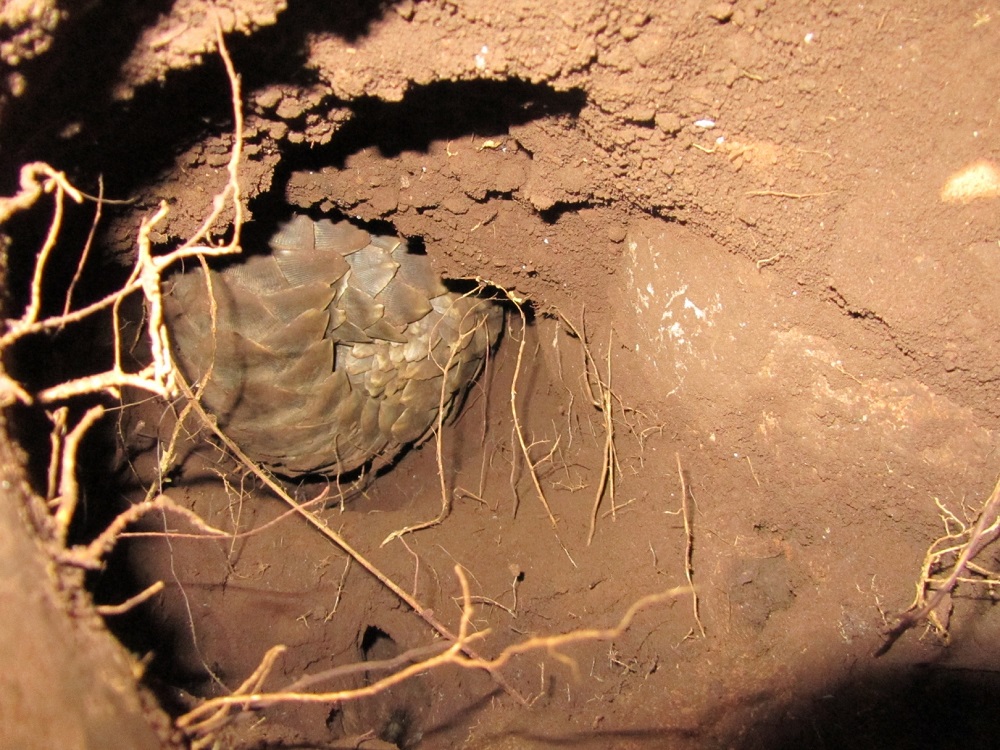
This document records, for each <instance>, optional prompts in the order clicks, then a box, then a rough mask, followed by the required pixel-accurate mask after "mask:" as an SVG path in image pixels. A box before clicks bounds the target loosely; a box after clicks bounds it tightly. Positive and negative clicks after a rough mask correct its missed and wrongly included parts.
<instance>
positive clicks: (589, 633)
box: [177, 565, 690, 747]
mask: <svg viewBox="0 0 1000 750" xmlns="http://www.w3.org/2000/svg"><path fill="white" fill-rule="evenodd" d="M455 576H456V578H457V579H458V581H459V584H460V586H461V590H462V603H463V605H462V616H461V620H460V622H459V627H458V635H457V636H454V637H452V638H450V639H449V640H450V643H440V644H431V645H430V646H423V647H419V648H417V649H413V650H411V651H408V652H406V653H404V654H402V655H400V656H399V657H397V658H396V659H392V660H390V661H387V662H381V663H380V662H375V663H368V662H366V663H364V664H358V665H349V666H347V667H339V668H335V669H332V670H328V671H326V672H323V673H320V674H318V675H313V676H310V677H304V678H300V679H298V680H296V681H295V682H294V683H292V685H290V686H289V687H288V688H286V689H285V690H280V691H276V692H273V693H263V692H255V691H253V690H250V689H249V686H252V685H257V686H259V685H260V684H261V683H262V682H263V680H264V679H266V676H267V674H268V673H270V671H271V670H272V669H273V666H274V662H275V660H276V659H277V657H278V656H280V655H281V653H282V652H283V651H284V649H283V647H281V646H277V647H275V648H272V649H271V650H270V651H268V653H267V654H266V655H265V657H264V660H263V661H262V662H261V665H260V666H259V667H258V668H257V670H255V671H254V674H253V675H251V678H250V679H248V680H247V681H246V682H244V684H243V686H241V688H240V689H239V690H237V691H236V692H235V693H234V694H232V695H226V696H221V697H219V698H212V699H209V700H207V701H205V702H204V703H202V704H201V705H200V706H198V707H197V708H195V709H193V710H192V711H189V712H188V713H187V714H185V715H183V716H181V717H180V718H179V719H178V720H177V726H178V727H179V728H180V729H181V730H182V731H184V732H185V733H186V734H187V735H188V736H189V737H192V738H194V739H196V740H197V741H205V742H206V744H202V745H199V746H200V747H207V746H208V745H210V744H211V742H210V740H211V739H212V736H213V734H214V733H215V732H217V731H218V730H219V729H220V728H221V726H222V725H223V724H224V723H225V721H227V720H228V714H229V712H230V711H232V710H236V711H247V710H259V709H262V708H266V707H268V706H273V705H278V704H283V703H334V704H336V703H343V702H345V701H351V700H357V699H359V698H364V697H369V696H372V695H377V694H379V693H381V692H384V691H385V690H387V689H388V688H390V687H392V686H394V685H398V684H399V683H401V682H403V681H404V680H407V679H409V678H411V677H414V676H416V675H418V674H421V673H424V672H427V671H430V670H432V669H439V668H441V667H444V666H445V665H449V664H450V665H454V666H456V667H460V668H463V669H484V670H486V671H488V672H490V673H496V672H497V671H498V670H499V669H501V668H502V667H504V666H505V665H506V664H507V663H508V662H510V661H511V660H512V659H513V658H514V657H515V656H518V655H520V654H525V653H529V652H532V651H540V650H543V649H544V650H545V651H546V652H547V653H548V654H549V656H551V657H552V658H554V659H556V660H557V661H560V662H561V663H563V664H566V665H567V666H568V667H569V669H570V670H571V671H572V673H573V674H574V676H577V677H578V676H579V674H580V672H579V668H578V666H577V664H576V662H575V661H574V660H573V659H571V658H570V657H568V656H566V655H565V654H563V653H562V652H561V651H560V649H562V648H564V647H565V646H568V645H571V644H574V643H581V642H587V641H613V640H615V639H616V638H620V637H621V635H622V634H623V633H624V632H625V631H626V630H627V629H628V628H629V626H630V625H631V624H632V621H633V620H634V619H635V617H636V615H638V614H639V612H641V611H642V610H644V609H647V608H648V607H651V606H654V605H656V604H660V603H663V602H667V601H672V600H674V599H676V598H678V597H680V596H683V595H684V594H686V593H688V592H689V591H690V589H689V588H688V587H686V586H682V587H678V588H674V589H670V590H669V591H664V592H661V593H658V594H651V595H649V596H645V597H643V598H642V599H640V600H639V601H637V602H635V603H634V604H633V605H632V606H631V607H629V609H628V610H627V611H626V612H625V614H624V615H623V616H622V617H621V619H620V620H619V621H618V623H617V624H616V625H615V626H614V627H611V628H605V629H581V630H574V631H572V632H569V633H565V634H563V635H553V636H541V637H535V638H528V639H526V640H524V641H522V642H520V643H517V644H515V645H513V646H509V647H507V648H505V649H503V650H502V651H501V652H500V654H498V655H497V656H496V657H494V658H492V659H483V658H480V657H471V656H469V654H470V652H471V649H470V646H471V645H472V644H473V643H477V642H480V641H482V640H484V639H485V638H486V637H487V636H488V635H489V632H490V631H489V630H481V631H477V632H470V628H471V623H472V620H473V616H474V615H475V607H474V606H473V597H472V595H471V593H470V590H469V583H468V580H467V579H466V577H465V573H464V572H463V571H462V567H461V566H460V565H456V566H455ZM409 662H415V663H409ZM407 663H408V664H407ZM403 664H407V666H401V665H403ZM362 669H363V670H364V671H376V670H379V669H383V670H385V669H395V670H397V671H394V672H393V673H392V674H390V675H388V676H386V677H383V678H381V679H379V680H377V681H376V682H374V683H372V684H371V685H367V686H365V687H360V688H353V689H349V690H336V691H328V692H315V693H313V692H303V690H304V688H306V687H309V686H312V685H314V684H317V683H319V682H321V681H327V680H331V679H335V678H341V677H344V676H346V675H349V674H355V673H357V672H358V671H360V670H362Z"/></svg>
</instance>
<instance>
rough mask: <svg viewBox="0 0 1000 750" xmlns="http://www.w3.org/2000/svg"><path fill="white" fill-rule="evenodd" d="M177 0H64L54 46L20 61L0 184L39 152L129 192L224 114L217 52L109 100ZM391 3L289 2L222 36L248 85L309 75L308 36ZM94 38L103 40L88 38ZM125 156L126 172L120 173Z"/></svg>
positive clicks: (359, 32)
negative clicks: (274, 17)
mask: <svg viewBox="0 0 1000 750" xmlns="http://www.w3.org/2000/svg"><path fill="white" fill-rule="evenodd" d="M173 4H174V0H149V1H146V0H124V1H119V2H107V3H81V2H70V1H69V0H66V1H65V2H64V3H63V5H64V8H63V10H64V11H65V13H66V18H65V19H64V20H63V22H62V23H61V24H60V25H59V26H58V28H57V29H56V32H55V35H54V38H53V43H52V46H51V47H50V49H49V50H48V51H46V52H45V53H44V54H42V55H39V56H38V57H36V58H35V59H32V60H28V61H26V62H24V63H23V64H22V65H21V66H20V67H19V68H18V71H19V73H21V74H22V75H23V77H24V80H25V81H26V83H27V87H28V89H27V92H26V94H25V95H23V96H21V97H17V98H10V99H9V101H8V102H7V103H6V106H5V107H4V108H3V110H2V119H0V144H2V147H0V190H2V191H3V192H5V193H6V192H10V191H11V190H12V189H13V187H14V186H15V185H16V180H17V170H18V167H19V166H20V165H21V164H23V163H26V162H28V161H34V160H43V161H47V162H49V163H52V164H53V165H54V166H56V167H57V168H60V169H65V170H67V171H68V172H69V173H70V176H71V179H74V178H78V186H79V187H81V188H83V189H86V190H92V189H93V188H94V185H93V184H91V183H93V182H94V181H95V180H96V176H97V175H98V174H100V173H106V174H107V175H108V177H109V184H108V187H109V195H115V194H117V196H122V195H126V194H128V192H129V191H130V188H131V187H132V186H134V185H135V184H137V182H141V180H142V179H143V178H142V177H141V176H140V174H141V175H147V176H148V175H149V174H152V173H153V172H154V171H155V167H156V165H158V164H163V163H164V162H165V160H166V159H167V158H169V156H170V155H172V154H173V153H174V150H175V148H176V147H177V144H178V143H179V142H183V141H184V140H190V139H192V138H193V137H194V136H195V135H196V134H197V133H198V132H200V131H201V130H202V129H204V128H205V126H206V123H209V122H211V123H216V124H217V125H216V127H225V125H223V124H221V123H228V122H229V121H230V119H231V118H230V103H229V96H228V92H229V83H228V81H227V80H226V77H225V72H224V70H223V67H222V63H221V60H219V58H218V55H206V61H205V62H204V63H202V64H200V65H197V66H195V67H193V68H192V69H189V70H184V71H172V72H170V73H168V74H167V76H166V80H165V81H162V82H155V83H152V84H149V85H147V86H144V87H143V88H141V89H140V90H138V91H137V92H136V93H135V96H134V98H132V99H131V100H128V101H118V100H116V99H115V98H114V95H113V93H114V89H115V86H116V85H118V84H119V83H120V74H121V69H122V66H123V64H124V63H125V62H126V60H128V58H129V56H130V55H131V54H132V52H133V50H134V49H135V47H136V44H137V43H138V42H139V40H140V39H141V36H142V34H143V32H144V31H145V30H146V29H148V28H149V27H151V26H153V25H154V24H155V23H156V22H157V19H158V18H159V17H160V16H162V15H165V14H167V13H169V12H170V10H171V8H172V7H173ZM393 4H394V3H393V2H392V0H358V1H357V2H352V3H332V4H327V3H314V2H309V0H297V1H296V0H292V2H289V3H288V7H287V8H286V9H285V11H284V12H282V13H281V14H280V15H279V17H278V22H277V23H276V24H275V25H273V26H267V27H264V28H262V29H259V30H257V31H255V32H254V34H253V35H252V36H250V37H245V36H242V35H240V34H230V35H227V40H226V41H227V46H228V47H229V49H230V52H231V54H232V57H233V60H234V63H235V65H236V68H237V70H238V71H239V72H240V74H241V77H242V79H243V84H244V90H245V91H250V90H252V89H253V88H254V87H256V86H259V85H261V84H263V83H269V82H274V81H288V82H304V83H305V82H308V81H309V80H310V79H311V76H310V75H309V74H304V73H303V64H304V62H305V51H306V49H305V48H306V44H305V40H306V37H307V35H309V34H312V33H317V32H326V33H331V34H334V35H336V36H338V37H340V38H342V39H344V40H345V41H347V42H354V41H356V40H357V39H359V38H361V37H363V36H365V35H366V34H367V33H369V31H370V29H371V26H372V24H373V23H374V22H375V21H377V20H378V19H379V18H381V17H382V15H383V14H384V13H385V12H386V10H387V9H388V8H390V7H391V6H392V5H393ZM95 40H100V43H99V44H95ZM116 165H128V167H129V171H131V172H134V173H136V178H135V180H133V181H130V180H128V179H127V178H126V176H125V175H118V174H116V172H115V166H116Z"/></svg>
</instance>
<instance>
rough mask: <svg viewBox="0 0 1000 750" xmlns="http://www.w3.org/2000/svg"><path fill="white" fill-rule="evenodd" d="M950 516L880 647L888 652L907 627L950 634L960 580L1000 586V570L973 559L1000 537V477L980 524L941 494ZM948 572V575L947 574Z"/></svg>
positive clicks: (880, 652)
mask: <svg viewBox="0 0 1000 750" xmlns="http://www.w3.org/2000/svg"><path fill="white" fill-rule="evenodd" d="M935 503H937V506H938V508H939V509H940V511H941V519H942V521H944V526H945V535H944V536H942V537H939V538H938V539H936V540H935V541H934V542H933V543H932V544H931V546H930V547H929V548H928V550H927V554H926V555H925V556H924V562H923V565H922V566H921V571H920V579H919V580H918V581H917V594H916V597H915V598H914V600H913V603H912V604H911V605H910V607H909V608H908V609H907V610H906V611H905V612H902V613H901V614H899V615H897V616H896V622H895V623H894V624H893V625H892V626H891V627H890V628H888V629H887V630H886V631H885V632H884V635H885V642H884V643H883V644H882V645H881V646H880V647H879V648H878V650H877V651H876V652H875V656H882V655H883V654H885V653H887V652H888V651H889V649H891V648H892V646H893V644H894V643H895V642H896V641H897V640H899V638H900V636H902V635H903V633H905V632H906V631H907V630H910V629H911V628H914V627H916V626H917V625H919V624H921V623H923V622H926V623H927V625H928V626H929V627H930V628H931V629H932V630H934V632H936V633H937V634H938V636H940V637H941V638H942V639H944V640H945V641H947V638H948V615H949V613H950V611H951V597H952V594H953V592H954V591H955V588H956V587H957V586H958V584H960V583H966V584H973V585H976V586H986V587H987V588H989V589H991V590H992V589H993V588H994V587H996V586H1000V573H996V572H993V571H991V570H989V569H987V568H984V567H982V566H980V565H977V564H976V563H974V562H973V559H974V558H975V557H976V556H977V555H979V553H980V552H982V551H983V549H984V548H986V547H987V546H989V545H990V544H992V543H993V542H995V541H996V540H997V538H998V537H1000V480H998V481H997V483H996V485H994V487H993V492H991V493H990V496H989V498H988V499H987V500H986V503H985V504H984V505H983V509H982V510H981V511H980V512H979V516H978V518H977V519H976V522H975V524H974V525H971V526H970V525H968V524H965V523H963V522H962V521H961V520H959V518H958V517H957V516H956V515H955V514H954V513H952V512H951V511H950V510H948V509H947V508H946V507H945V506H944V505H943V504H942V503H941V502H940V501H939V500H937V499H936V498H935ZM946 571H947V575H945V576H944V577H943V578H942V577H941V574H943V573H945V572H946Z"/></svg>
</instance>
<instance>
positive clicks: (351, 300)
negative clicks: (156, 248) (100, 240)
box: [164, 216, 503, 476]
mask: <svg viewBox="0 0 1000 750" xmlns="http://www.w3.org/2000/svg"><path fill="white" fill-rule="evenodd" d="M268 244H269V246H270V248H271V251H272V254H271V255H256V256H252V257H249V258H246V259H245V260H244V261H243V262H236V263H230V264H229V265H227V266H225V267H224V268H222V269H221V270H213V271H211V272H210V273H211V281H212V288H213V292H214V295H215V299H216V302H217V308H218V313H217V319H216V330H215V331H214V333H213V331H212V325H211V317H210V314H209V304H208V297H207V285H206V279H205V276H204V272H203V271H202V269H201V268H200V267H195V268H193V269H190V270H188V271H186V272H183V273H179V274H176V275H175V276H174V277H172V278H171V279H170V280H168V283H167V284H165V285H164V292H165V295H164V310H165V313H166V319H167V323H168V328H169V331H170V334H171V337H172V340H173V348H174V353H175V355H176V358H177V361H178V363H179V365H180V366H181V368H182V369H183V370H184V372H185V374H186V375H187V376H188V377H189V378H190V379H192V380H196V379H199V378H200V377H201V376H202V375H203V374H204V373H205V372H206V371H207V370H208V368H209V366H210V365H211V368H212V369H211V373H212V374H211V379H210V380H209V381H208V383H207V385H206V388H205V390H204V393H203V396H202V400H203V403H204V404H205V406H206V407H207V408H209V409H210V410H211V411H213V412H214V413H215V414H216V416H217V418H218V420H219V424H220V426H222V427H223V429H224V430H226V431H227V434H228V435H229V436H230V437H231V438H232V439H234V440H235V441H236V442H237V443H238V444H239V445H240V447H241V448H242V449H243V450H244V451H245V452H246V453H247V454H248V455H249V456H250V457H251V458H254V459H255V460H258V461H260V462H261V463H263V464H265V465H267V466H269V467H270V468H271V469H273V470H274V471H276V472H277V473H280V474H284V475H286V476H298V475H302V474H313V473H319V474H327V475H337V474H340V473H343V472H347V471H352V470H355V469H357V468H359V467H361V466H362V465H364V464H366V463H369V462H373V461H378V462H387V461H390V460H391V459H392V458H393V457H394V456H395V455H396V454H397V453H398V452H399V451H400V450H401V449H402V448H403V447H404V446H405V445H407V444H409V443H412V442H415V441H418V440H420V439H422V438H423V437H425V436H426V435H427V434H428V432H429V430H430V429H431V428H432V427H433V426H434V424H435V423H436V421H437V418H438V408H439V404H440V402H441V398H442V389H443V393H444V403H445V411H446V412H450V411H451V410H452V408H453V406H454V405H455V404H456V403H459V402H460V401H461V396H462V394H463V393H464V391H465V390H466V389H467V388H468V386H469V385H470V383H471V382H472V381H473V379H474V378H475V377H476V376H477V375H478V373H479V371H480V369H481V368H482V365H483V362H484V360H485V358H486V355H487V352H488V351H489V349H490V348H491V347H492V346H493V344H494V343H495V342H496V340H497V337H498V336H499V334H500V330H501V327H502V324H503V312H502V309H501V308H500V307H499V306H498V305H496V304H495V303H492V302H489V301H487V300H483V299H480V298H477V297H460V296H459V295H457V294H454V293H451V292H449V291H448V290H447V289H446V287H445V286H444V284H443V283H442V281H441V279H440V278H438V276H437V275H436V274H435V273H434V271H433V269H432V267H431V264H430V261H429V259H428V258H427V257H426V256H423V255H419V254H413V253H410V252H408V249H407V246H406V243H405V242H403V241H402V240H400V239H399V238H396V237H373V236H371V235H370V234H369V233H368V232H365V231H364V230H362V229H359V228H357V227H355V226H353V225H351V224H349V223H347V222H340V223H336V224H335V223H333V222H331V221H329V220H321V221H312V220H311V219H309V218H308V217H305V216H297V217H295V218H293V219H292V220H291V221H289V222H287V223H285V224H283V225H282V226H281V227H279V229H278V230H277V231H276V232H275V233H274V234H273V235H272V237H271V239H270V240H269V242H268ZM446 370H447V377H446V376H445V371H446Z"/></svg>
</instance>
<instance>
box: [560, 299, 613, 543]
mask: <svg viewBox="0 0 1000 750" xmlns="http://www.w3.org/2000/svg"><path fill="white" fill-rule="evenodd" d="M556 312H557V313H558V315H559V317H560V319H561V320H562V321H563V323H565V324H566V325H567V326H568V327H569V329H570V331H572V332H573V335H574V336H575V337H576V338H577V339H578V340H579V341H580V344H581V346H582V347H583V366H584V380H585V382H586V384H587V393H588V395H589V396H590V403H591V404H592V405H593V406H594V408H596V409H599V410H600V412H601V416H602V417H603V420H604V448H603V455H602V459H601V476H600V479H598V481H597V492H596V494H595V495H594V504H593V507H592V509H591V512H590V530H589V531H588V532H587V546H588V547H589V546H590V543H591V542H593V541H594V534H595V533H596V532H597V516H598V512H599V511H600V508H601V501H602V500H603V499H604V496H605V494H607V495H608V497H609V498H610V500H611V516H612V518H615V517H616V513H617V509H618V506H617V504H616V502H615V480H616V472H617V470H618V452H617V449H616V447H615V420H614V402H615V400H616V399H617V396H616V395H615V393H614V391H612V389H611V334H610V333H609V334H608V351H607V356H606V368H605V377H603V378H602V377H601V374H600V370H599V369H598V367H597V361H596V360H595V359H594V355H593V354H592V353H591V351H590V346H589V344H588V343H587V334H586V331H587V329H586V311H583V312H582V313H581V318H582V320H583V321H584V322H583V323H582V324H581V325H582V326H583V332H582V333H581V332H580V331H579V330H578V329H577V327H576V326H575V325H573V323H572V322H570V320H569V318H567V317H566V316H565V315H563V314H562V312H559V311H556ZM619 403H620V400H619Z"/></svg>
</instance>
